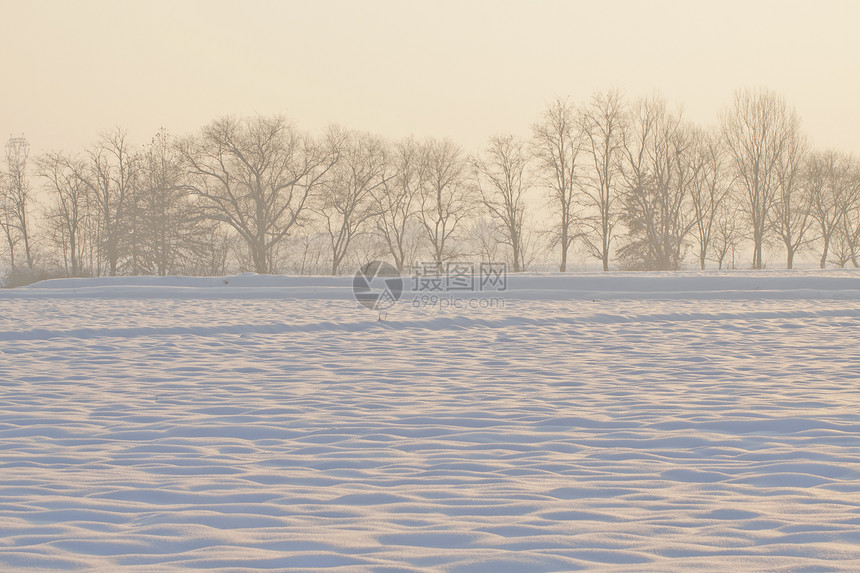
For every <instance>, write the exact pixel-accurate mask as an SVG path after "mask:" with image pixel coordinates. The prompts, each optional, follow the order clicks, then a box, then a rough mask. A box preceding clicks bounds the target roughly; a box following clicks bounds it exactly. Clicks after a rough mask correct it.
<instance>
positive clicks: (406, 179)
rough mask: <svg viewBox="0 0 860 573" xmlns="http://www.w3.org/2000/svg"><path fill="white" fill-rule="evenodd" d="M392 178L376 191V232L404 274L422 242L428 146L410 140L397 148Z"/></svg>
mask: <svg viewBox="0 0 860 573" xmlns="http://www.w3.org/2000/svg"><path fill="white" fill-rule="evenodd" d="M389 169H390V171H391V173H390V174H389V176H387V177H385V178H383V180H382V186H381V187H376V188H374V189H373V190H372V194H373V198H374V200H375V202H376V212H377V217H376V230H377V232H378V233H379V234H380V235H381V236H382V238H383V239H384V241H385V244H386V245H387V247H388V253H389V254H390V255H391V257H392V259H394V266H396V267H397V270H398V271H399V272H402V271H403V270H404V268H405V267H406V265H407V264H408V262H409V261H410V260H412V258H413V257H414V256H415V255H416V254H417V250H418V246H419V241H418V234H417V232H416V231H417V230H418V229H416V226H418V225H419V223H418V217H417V212H418V208H417V207H418V203H419V201H420V194H421V190H422V188H423V186H424V184H425V183H426V177H427V174H426V172H427V162H426V147H425V146H423V145H421V144H420V143H418V142H417V141H416V140H415V139H414V138H412V137H410V138H408V139H404V140H403V141H400V142H398V143H397V144H395V145H394V149H393V151H392V153H391V157H390V158H389Z"/></svg>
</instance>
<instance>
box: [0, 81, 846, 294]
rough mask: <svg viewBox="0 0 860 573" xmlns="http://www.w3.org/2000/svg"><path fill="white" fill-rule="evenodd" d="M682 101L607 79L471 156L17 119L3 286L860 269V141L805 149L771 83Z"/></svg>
mask: <svg viewBox="0 0 860 573" xmlns="http://www.w3.org/2000/svg"><path fill="white" fill-rule="evenodd" d="M675 109H676V108H674V107H672V106H670V105H669V104H668V103H667V102H666V101H665V100H664V99H663V98H662V97H660V96H651V97H647V98H640V99H629V98H625V97H622V95H621V94H620V93H619V92H618V91H612V90H610V91H602V92H597V93H595V94H594V95H593V96H592V97H591V98H589V99H588V100H585V101H582V102H578V103H577V102H573V101H571V100H569V99H564V98H557V99H555V100H552V101H550V102H549V103H548V104H547V105H546V106H545V108H544V109H543V110H542V111H541V112H540V113H539V114H538V115H537V117H536V121H535V122H534V123H533V124H532V125H531V126H530V128H531V129H530V133H529V136H528V138H526V139H522V138H520V137H517V136H515V135H513V134H499V135H495V136H493V137H490V138H488V140H487V142H486V144H485V145H483V146H482V147H481V148H480V149H478V150H476V152H475V153H474V154H469V153H468V152H467V151H466V150H464V149H463V148H461V147H460V146H459V145H457V144H456V143H455V142H453V141H451V140H449V139H438V138H437V139H432V138H428V139H423V140H422V139H417V138H415V137H408V138H405V139H402V140H399V141H388V140H386V139H385V138H382V137H379V136H376V135H373V134H370V133H364V132H356V131H351V130H348V129H345V128H342V127H336V126H335V127H331V128H329V129H328V130H327V131H325V132H324V133H322V134H320V135H318V136H312V135H310V134H308V133H304V132H302V131H300V130H298V129H297V128H296V127H295V126H294V125H293V124H292V123H290V122H289V121H288V120H287V119H285V118H284V117H280V116H274V117H247V118H232V117H224V118H220V119H217V120H215V121H213V122H212V123H210V124H209V125H207V126H205V127H203V128H202V129H200V130H199V131H198V132H196V133H192V134H190V135H187V136H184V137H179V138H175V137H173V136H172V135H171V134H169V133H168V132H167V131H166V130H160V131H159V132H158V133H156V134H155V136H154V137H153V138H152V139H151V141H150V142H149V143H148V144H146V145H142V146H139V145H134V144H133V143H132V142H131V139H130V138H129V136H128V135H127V134H126V132H125V131H124V130H123V129H121V128H114V129H112V130H109V131H106V132H103V133H102V134H101V135H99V136H98V137H97V139H96V141H95V143H94V144H93V145H91V146H89V147H87V148H86V149H83V150H81V151H79V152H68V151H51V152H46V153H43V154H41V155H40V156H38V157H34V158H28V150H29V146H28V144H27V142H26V140H25V139H24V138H23V137H13V138H11V139H10V140H9V142H8V144H7V145H6V148H5V149H6V157H5V159H6V161H5V162H4V163H3V166H2V169H0V237H2V239H0V256H2V266H3V268H4V269H5V274H6V276H7V281H6V282H7V284H16V283H17V282H21V281H23V280H25V279H27V278H28V277H29V278H37V277H38V276H56V275H62V276H93V275H95V276H98V275H117V274H156V275H165V274H179V273H188V274H209V275H218V274H225V273H228V272H235V271H248V270H252V271H256V272H258V273H272V272H294V273H333V274H340V273H350V272H352V271H353V269H355V268H357V267H358V266H359V265H361V264H364V263H367V262H369V261H370V260H374V259H388V260H389V261H391V262H393V263H394V265H395V266H396V267H397V268H398V269H399V270H401V271H402V272H407V271H408V270H410V269H411V268H412V267H413V266H414V265H415V264H417V263H426V264H422V265H421V267H422V268H427V267H428V266H429V267H431V268H435V269H436V270H444V269H445V266H446V264H448V263H450V262H458V261H461V260H462V259H470V260H475V259H480V260H482V261H492V262H501V261H504V262H507V263H508V265H509V267H508V268H509V270H510V271H511V272H520V271H523V270H526V269H528V268H537V267H536V266H535V265H536V264H543V265H548V264H549V263H550V261H553V262H554V264H555V265H557V267H558V268H559V269H560V270H561V271H567V270H569V269H570V268H571V264H572V263H571V261H572V260H573V261H575V264H577V265H579V266H580V267H581V266H584V265H586V264H588V263H591V264H597V265H599V267H600V268H602V269H604V270H608V269H610V268H612V267H614V268H622V269H631V270H632V269H639V270H674V269H681V268H685V267H687V266H695V267H698V268H701V269H705V268H706V267H708V266H709V265H714V266H716V267H718V268H726V267H730V268H735V267H737V266H738V265H741V264H749V265H751V266H752V267H754V268H762V267H764V266H765V264H766V262H767V259H768V257H769V258H770V260H775V259H777V260H779V259H781V260H782V262H783V264H785V265H786V266H787V267H788V268H791V267H793V266H794V265H795V264H797V261H798V260H804V261H808V260H809V259H810V258H814V259H815V261H816V262H817V263H818V264H819V265H820V266H821V267H825V266H826V265H836V266H840V267H843V266H846V265H851V266H858V263H860V256H859V255H858V250H860V166H858V162H857V160H856V158H854V157H852V156H850V155H847V154H845V153H841V152H839V151H836V150H824V151H822V150H816V149H814V148H812V146H811V145H810V143H809V141H808V139H807V138H806V136H805V135H804V133H803V131H802V128H801V123H800V119H799V117H798V116H797V113H796V112H795V111H794V109H792V108H791V107H790V106H789V105H788V104H787V103H786V102H785V101H784V100H783V99H782V98H781V97H780V96H779V95H777V94H775V93H773V92H770V91H767V90H741V91H739V92H737V93H736V95H735V97H734V99H733V101H732V102H731V103H730V105H729V106H727V108H726V109H725V110H724V112H723V113H722V115H721V117H720V121H719V123H718V124H717V125H715V126H712V127H704V126H698V125H693V124H691V123H690V122H688V121H685V120H684V118H683V116H682V114H681V113H680V108H677V109H678V111H675ZM742 253H746V254H750V255H751V256H750V257H749V258H746V255H745V254H742ZM573 257H575V258H573ZM572 258H573V259H572ZM543 268H547V267H546V266H544V267H543Z"/></svg>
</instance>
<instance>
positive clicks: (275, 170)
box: [180, 117, 337, 273]
mask: <svg viewBox="0 0 860 573" xmlns="http://www.w3.org/2000/svg"><path fill="white" fill-rule="evenodd" d="M180 153H181V155H182V157H183V159H184V160H185V162H186V165H187V166H188V169H189V174H190V175H191V179H190V181H189V184H190V187H191V189H192V190H193V191H194V193H196V194H197V196H199V197H200V198H201V208H202V209H203V212H204V213H205V215H206V216H207V217H209V218H211V219H212V220H215V221H221V222H223V223H225V224H227V225H229V226H230V227H232V228H233V229H235V231H236V232H237V233H238V234H239V236H240V237H241V238H242V239H243V240H244V242H245V243H246V245H247V247H248V250H249V252H250V256H251V260H252V263H253V266H254V269H255V270H256V272H258V273H268V272H272V271H273V270H274V269H273V265H272V253H273V250H274V248H275V247H276V246H277V245H278V244H279V243H280V242H281V241H283V240H284V238H285V237H287V236H288V235H289V234H290V233H291V232H292V231H293V229H294V227H295V226H296V225H297V224H298V223H299V222H300V218H301V217H302V215H303V213H304V210H305V208H306V207H307V203H308V198H309V197H310V195H311V193H312V191H314V190H315V189H316V188H317V187H318V186H319V184H320V182H321V180H322V178H323V177H324V176H325V174H326V173H327V172H328V170H329V169H331V166H332V165H333V164H334V163H335V162H336V159H337V157H336V154H335V153H334V152H333V150H331V149H330V148H326V147H324V146H320V145H317V144H316V143H315V142H314V141H313V140H312V139H311V138H310V137H308V136H305V135H303V134H300V133H298V132H297V131H296V130H295V129H294V128H293V127H292V126H291V125H290V124H289V123H288V122H287V121H286V119H284V118H283V117H269V118H266V117H257V118H253V119H242V120H237V119H232V118H222V119H219V120H216V121H214V122H213V123H211V124H210V125H208V126H207V127H205V128H204V129H203V130H202V132H201V133H200V135H198V136H197V137H193V138H189V139H186V140H185V141H183V142H182V144H181V145H180Z"/></svg>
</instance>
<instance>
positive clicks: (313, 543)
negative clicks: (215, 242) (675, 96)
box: [0, 271, 860, 573]
mask: <svg viewBox="0 0 860 573" xmlns="http://www.w3.org/2000/svg"><path fill="white" fill-rule="evenodd" d="M350 284H351V281H350V280H349V279H338V278H322V277H317V278H289V277H258V276H252V275H243V276H238V277H225V278H219V279H211V278H206V279H188V278H163V279H158V278H151V277H150V278H125V279H99V280H61V281H49V282H46V283H40V284H37V285H34V286H33V287H30V288H25V289H16V290H10V291H3V292H2V293H0V350H2V353H0V570H3V571H14V570H19V569H25V568H43V569H49V570H56V569H75V568H81V569H87V570H100V571H116V570H136V571H147V572H149V571H175V570H179V569H196V570H216V569H219V568H220V569H224V570H231V571H239V570H246V569H248V570H250V569H274V570H300V571H307V570H309V569H314V568H329V569H330V570H343V571H362V570H368V571H428V570H430V571H434V570H438V571H490V572H492V573H500V572H502V571H517V572H519V571H572V570H578V569H589V568H595V569H600V570H615V569H617V570H628V571H672V570H690V569H700V570H708V571H713V570H723V571H728V570H735V571H738V570H740V571H743V570H747V571H757V570H781V571H782V570H784V571H789V570H790V571H801V570H803V571H837V570H844V571H857V570H858V569H860V274H858V273H856V272H848V271H845V272H842V271H840V272H835V271H833V272H812V271H809V272H806V271H804V272H795V273H786V272H781V273H780V272H763V273H708V274H701V273H677V274H668V275H631V274H623V273H613V274H610V275H602V274H601V275H598V274H593V275H573V276H560V275H527V276H522V277H515V278H514V277H511V278H510V279H509V282H508V290H507V291H506V292H504V293H493V294H492V295H488V294H487V293H484V295H475V296H492V297H494V298H496V297H500V298H502V299H503V306H501V305H498V304H496V305H494V306H493V307H492V308H480V305H476V306H478V307H477V308H471V307H470V305H468V304H466V305H460V306H459V307H456V308H455V307H454V306H453V305H449V306H447V307H444V308H440V306H439V305H437V306H425V307H423V308H415V307H414V306H413V305H412V304H411V301H412V300H413V297H415V296H418V295H416V294H415V293H409V292H407V293H405V294H404V297H403V299H402V300H401V302H400V303H398V305H397V306H395V307H394V308H393V309H392V310H390V311H389V312H388V314H387V317H386V320H384V321H381V322H380V321H377V318H378V315H377V313H374V312H371V311H369V310H367V309H365V308H364V307H362V306H360V305H358V304H357V303H355V301H354V300H353V299H352V294H351V291H350V286H349V285H350ZM459 296H460V297H461V298H469V295H467V294H466V295H464V294H460V295H459Z"/></svg>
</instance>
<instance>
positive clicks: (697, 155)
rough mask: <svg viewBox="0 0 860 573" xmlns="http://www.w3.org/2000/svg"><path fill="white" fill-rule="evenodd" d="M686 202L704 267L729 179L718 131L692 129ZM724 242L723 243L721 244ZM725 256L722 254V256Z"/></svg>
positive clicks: (701, 263)
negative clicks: (693, 222) (689, 176)
mask: <svg viewBox="0 0 860 573" xmlns="http://www.w3.org/2000/svg"><path fill="white" fill-rule="evenodd" d="M691 137H692V139H693V141H692V146H693V148H692V153H693V156H692V158H691V166H690V169H691V172H692V173H693V177H692V180H691V185H690V203H691V205H692V207H693V216H694V219H695V222H696V224H695V227H694V232H695V236H696V243H697V246H698V253H697V255H698V260H699V266H700V267H701V269H702V270H705V264H706V261H707V260H708V257H709V254H710V248H711V240H712V238H713V236H714V232H715V226H716V221H717V217H718V215H719V213H720V208H721V206H722V204H723V202H724V201H725V200H726V198H727V197H728V193H729V189H730V188H731V182H730V181H729V180H728V177H727V174H726V171H727V170H726V154H725V150H724V147H723V145H722V141H721V139H720V136H719V134H716V133H708V132H703V131H701V130H698V129H694V128H693V130H692V134H691ZM723 245H725V243H723ZM723 256H725V254H724V255H723Z"/></svg>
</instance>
